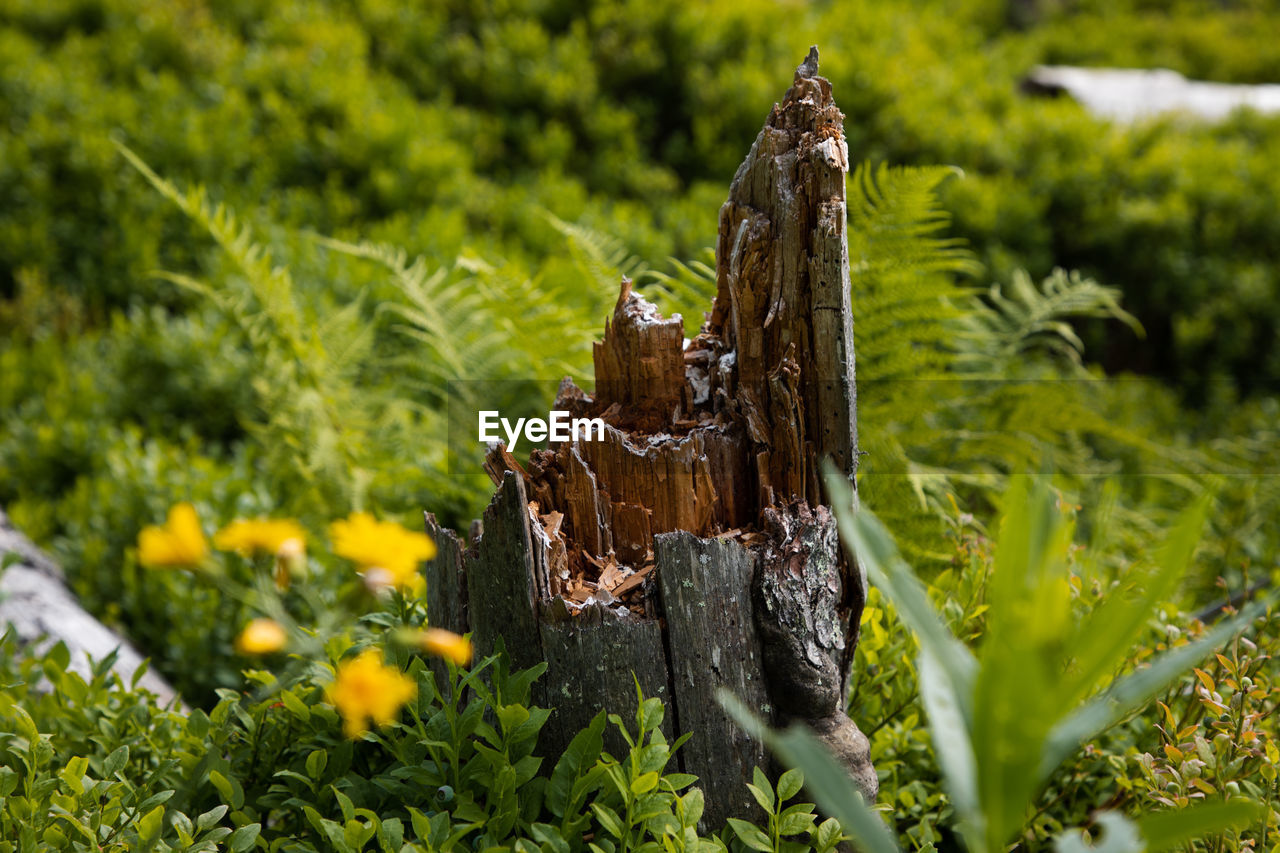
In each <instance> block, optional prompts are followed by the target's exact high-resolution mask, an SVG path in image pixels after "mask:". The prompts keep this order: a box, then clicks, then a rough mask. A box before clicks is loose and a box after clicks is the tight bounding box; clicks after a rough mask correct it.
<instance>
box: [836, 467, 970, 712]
mask: <svg viewBox="0 0 1280 853" xmlns="http://www.w3.org/2000/svg"><path fill="white" fill-rule="evenodd" d="M823 481H824V482H825V483H826V486H827V493H828V494H829V495H831V506H832V509H833V510H834V511H835V514H836V523H837V526H838V527H839V530H840V539H841V541H842V542H843V543H844V547H845V552H846V553H847V554H848V555H849V559H850V560H851V561H853V562H854V563H855V564H856V565H860V566H862V567H863V568H864V569H865V570H866V572H867V575H868V576H869V577H870V579H871V581H872V582H873V583H874V584H875V585H876V586H878V587H880V589H881V590H882V591H883V592H884V593H885V595H886V596H888V598H889V600H891V601H892V602H893V604H894V606H895V607H896V608H897V610H898V617H899V618H900V619H902V621H903V622H904V623H906V625H907V627H909V628H910V629H911V630H912V631H914V632H915V633H916V636H917V637H919V640H920V646H921V648H927V649H928V650H929V653H930V654H932V655H933V656H934V657H935V658H936V659H937V661H938V663H939V664H940V665H941V671H942V673H943V674H944V675H945V677H946V678H947V679H948V680H949V681H950V682H951V693H952V695H953V696H955V697H956V699H957V700H959V702H960V705H959V711H960V714H961V717H962V718H963V719H964V720H965V722H966V726H965V727H966V729H967V728H968V727H969V726H968V722H969V720H970V717H971V711H972V709H971V708H970V701H971V697H972V694H973V679H974V673H975V671H976V669H977V661H975V660H974V657H973V654H972V653H971V652H970V651H969V650H968V649H967V648H965V646H964V644H963V643H961V642H960V641H959V640H957V639H956V638H955V637H954V636H952V634H951V632H950V631H949V630H948V629H947V626H946V625H945V624H943V622H942V620H941V619H940V618H939V617H938V613H937V611H935V610H934V609H933V605H932V604H930V603H929V596H928V593H926V592H925V589H924V586H923V585H922V584H921V583H920V581H919V579H918V578H916V576H915V574H914V573H912V571H911V569H910V567H908V566H907V564H906V562H905V561H904V560H903V559H902V557H901V556H899V554H898V548H897V546H896V545H894V543H893V537H891V536H890V535H889V532H888V531H887V530H885V528H884V525H882V524H881V523H880V521H879V519H877V518H876V517H875V516H874V515H873V514H872V513H871V512H869V511H867V510H858V509H856V505H855V503H854V496H853V489H852V488H851V487H850V485H849V480H848V479H847V478H846V477H845V476H844V475H843V474H841V473H840V472H839V471H837V470H836V469H835V467H834V466H832V465H831V463H830V462H824V463H823Z"/></svg>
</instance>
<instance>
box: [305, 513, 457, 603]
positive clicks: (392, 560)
mask: <svg viewBox="0 0 1280 853" xmlns="http://www.w3.org/2000/svg"><path fill="white" fill-rule="evenodd" d="M329 532H330V535H331V536H332V537H333V550H334V553H336V554H338V555H339V556H341V557H346V558H347V559H349V560H352V561H354V562H355V563H356V565H357V566H358V567H359V569H360V571H361V573H362V574H363V575H364V579H365V583H366V584H368V585H369V587H370V589H373V590H374V591H378V590H381V589H385V588H388V587H392V586H394V587H398V588H400V589H402V590H405V591H406V592H410V593H413V594H421V592H422V588H423V586H424V584H425V582H424V581H423V578H422V575H420V574H418V563H420V562H422V561H423V560H430V559H431V558H432V557H434V556H435V555H436V544H435V543H434V542H432V541H431V537H429V536H427V535H426V534H425V533H414V532H412V531H409V530H405V529H404V528H403V527H401V526H400V525H398V524H396V523H395V522H390V521H378V520H377V519H375V518H374V517H373V516H372V515H370V514H369V513H367V512H353V513H352V514H351V515H350V516H349V517H348V518H347V519H345V520H344V521H335V522H334V523H333V524H331V525H329Z"/></svg>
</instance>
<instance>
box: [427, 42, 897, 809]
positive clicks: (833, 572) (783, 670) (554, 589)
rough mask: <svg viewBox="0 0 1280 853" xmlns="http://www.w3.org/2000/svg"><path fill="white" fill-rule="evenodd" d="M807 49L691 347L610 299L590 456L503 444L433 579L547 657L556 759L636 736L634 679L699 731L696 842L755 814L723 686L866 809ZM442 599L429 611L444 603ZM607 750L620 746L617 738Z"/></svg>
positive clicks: (842, 461)
mask: <svg viewBox="0 0 1280 853" xmlns="http://www.w3.org/2000/svg"><path fill="white" fill-rule="evenodd" d="M817 69H818V53H817V49H816V48H813V49H811V50H810V52H809V55H808V57H807V58H806V59H805V61H804V62H803V63H802V64H801V65H800V67H799V68H797V69H796V73H795V77H794V80H793V83H792V86H791V88H790V89H788V90H787V92H786V94H785V96H784V97H783V99H782V101H781V103H779V104H775V105H774V107H773V109H772V111H771V112H770V114H769V117H768V120H767V121H766V123H765V126H764V127H763V129H762V130H761V131H760V134H759V136H758V137H757V138H756V141H755V143H754V144H753V145H752V147H751V151H750V153H749V154H748V155H747V158H746V160H744V161H743V163H742V165H741V166H740V167H739V169H738V171H737V174H736V175H735V176H734V179H733V182H732V184H731V186H730V189H729V198H728V200H727V201H726V202H725V204H724V206H723V207H722V208H721V211H720V228H719V241H718V245H717V247H716V267H717V269H716V279H717V281H716V286H717V292H716V297H715V301H714V303H713V305H712V306H711V310H710V311H709V312H708V313H707V315H706V322H705V324H704V325H703V327H702V331H701V333H700V334H699V335H698V336H697V337H695V338H694V339H693V340H691V341H688V342H686V341H685V340H684V323H683V320H682V319H681V318H680V317H679V316H674V317H670V318H664V317H662V316H661V315H660V314H659V313H658V311H657V309H656V308H655V307H654V306H653V305H651V304H650V303H649V302H647V301H646V300H645V299H644V298H643V297H642V296H641V295H639V294H638V293H636V292H635V291H634V289H633V288H632V284H631V282H630V281H629V280H627V279H626V278H624V279H623V280H622V286H621V292H620V294H619V297H618V301H617V304H616V305H615V307H614V310H613V315H612V317H611V318H610V319H609V321H608V322H607V323H606V326H605V332H604V337H603V339H602V340H601V341H599V342H598V343H597V344H596V345H595V349H594V353H593V360H594V363H595V379H596V389H595V392H594V393H593V394H592V393H587V392H586V391H584V390H582V389H580V388H578V387H577V386H575V385H574V384H573V383H572V382H570V381H569V380H567V379H566V380H565V381H564V382H563V383H562V384H561V387H560V391H559V393H558V395H557V399H556V408H557V409H563V410H567V411H569V412H570V414H571V416H573V417H575V418H576V417H599V418H601V419H602V420H603V421H604V422H605V424H606V427H605V434H604V437H603V439H602V440H590V441H588V440H572V441H567V442H559V443H552V444H551V446H550V447H548V448H547V449H546V450H536V451H534V452H533V453H532V454H531V457H530V459H529V463H528V465H527V466H526V467H522V466H521V465H520V464H519V463H518V462H517V461H516V459H515V458H514V457H513V456H512V455H511V454H510V453H508V452H507V451H506V449H505V448H503V447H502V446H501V445H498V446H495V447H494V448H493V449H491V451H490V453H489V454H488V457H487V459H486V461H485V469H486V471H488V473H489V474H490V476H491V477H492V478H493V479H494V482H495V484H496V485H497V486H498V487H499V488H498V491H497V494H496V495H495V496H494V499H493V502H492V504H491V505H490V507H489V509H488V510H487V511H486V513H485V519H484V522H483V534H482V535H481V536H480V537H479V539H478V541H473V542H472V544H471V547H470V549H469V550H467V551H466V552H465V554H464V553H463V552H462V550H461V544H460V543H459V542H458V540H457V538H456V537H454V536H453V535H452V534H451V533H449V532H448V531H441V530H439V528H438V527H435V525H434V520H431V519H429V523H428V528H429V529H428V532H430V533H431V534H432V535H433V536H436V537H437V541H441V538H442V537H443V541H444V542H445V547H442V548H441V554H440V556H439V557H438V558H437V559H436V560H435V561H434V562H433V563H432V564H431V565H430V566H429V570H428V584H429V589H431V590H433V593H432V596H433V599H435V598H436V597H437V596H439V601H440V602H442V603H441V604H440V605H438V606H434V607H432V608H430V618H431V619H432V620H433V621H437V618H438V619H439V621H438V622H437V624H441V625H443V626H444V627H449V628H452V629H454V630H459V631H464V630H471V631H472V632H473V634H474V637H475V640H476V643H477V646H478V650H479V651H481V652H487V651H489V650H491V649H492V648H493V646H494V643H495V640H496V638H497V637H499V636H501V637H503V638H504V640H505V646H506V648H507V650H508V651H509V653H510V654H511V656H512V658H513V664H514V665H515V666H518V667H525V666H532V665H534V664H536V663H539V662H541V661H546V662H547V663H548V670H547V672H546V674H545V675H544V676H543V678H542V680H541V682H540V689H541V693H540V694H539V695H538V696H536V699H537V701H538V702H539V703H540V704H543V705H546V706H550V707H554V708H556V709H557V712H556V714H554V715H553V716H552V719H551V721H550V722H549V723H548V728H547V730H546V733H545V734H544V740H543V743H542V744H541V748H542V749H543V750H544V751H546V752H547V753H548V754H555V752H556V751H557V750H559V749H561V748H563V747H564V746H565V745H566V744H567V743H568V740H569V739H570V738H571V737H572V736H573V734H574V733H576V732H577V731H578V730H579V729H580V728H581V727H582V726H584V725H585V724H586V723H587V722H588V721H589V720H590V719H591V717H592V716H594V714H595V713H596V711H597V710H598V709H599V708H600V707H601V706H602V705H603V706H605V707H608V708H609V709H610V710H611V711H614V712H617V713H620V714H622V716H623V718H624V719H627V711H628V709H629V708H630V709H633V708H634V705H635V682H634V681H633V673H634V678H635V679H638V681H639V683H640V686H641V689H642V690H643V691H644V693H645V695H646V696H658V697H660V698H662V699H663V700H664V701H665V702H666V703H667V706H668V708H669V713H668V714H667V717H666V719H665V721H664V729H666V730H667V731H668V732H670V733H672V734H675V733H679V732H684V731H692V732H694V737H693V739H692V740H691V741H690V742H689V744H688V745H687V746H686V747H685V748H684V749H682V750H681V752H680V753H678V758H679V761H680V764H681V767H682V769H683V770H685V771H686V772H690V773H694V774H697V775H698V776H699V777H700V778H701V781H702V785H703V789H704V793H705V795H706V812H705V814H704V824H705V825H707V826H719V825H721V823H722V822H723V820H724V819H725V818H726V817H729V816H749V815H750V814H751V813H752V810H753V808H754V806H753V804H752V801H751V798H750V795H749V793H748V791H747V790H746V788H745V785H744V782H746V781H750V778H751V769H752V767H754V766H756V765H759V766H761V767H765V766H768V757H767V756H766V754H765V753H764V750H763V747H762V746H761V745H760V744H759V743H756V742H753V741H751V740H750V739H749V738H747V737H746V736H745V735H744V734H743V733H742V732H741V731H740V730H739V729H738V728H737V727H736V726H735V725H734V724H733V723H732V721H730V720H729V719H728V718H727V716H726V715H725V714H724V712H723V711H722V710H721V709H720V707H719V705H718V704H717V703H716V701H715V693H716V691H717V689H718V688H720V687H727V688H728V689H730V690H731V691H733V692H734V693H735V694H736V695H737V696H738V697H739V698H740V699H742V700H743V701H744V702H746V703H747V705H748V707H752V708H754V709H755V710H756V711H757V713H759V714H760V715H762V716H764V717H766V718H767V719H769V720H770V721H771V722H772V723H774V724H782V723H785V722H789V721H792V720H801V721H804V722H805V723H807V724H808V725H809V726H810V728H811V729H812V730H813V731H814V732H815V733H816V734H817V735H818V737H819V738H821V739H822V740H824V741H825V742H826V743H827V744H828V745H829V746H830V747H831V748H832V749H833V751H834V752H835V754H836V755H837V756H838V757H839V758H840V759H841V760H842V761H843V762H844V764H845V765H846V766H847V767H848V769H849V772H850V774H851V776H852V777H853V779H854V780H855V782H856V783H857V784H858V786H859V787H860V789H861V790H862V791H863V793H864V795H866V797H867V798H868V799H869V800H874V797H875V794H876V788H877V783H876V776H875V772H874V770H873V769H872V767H871V764H870V760H869V749H868V744H867V739H866V737H864V736H863V735H862V733H861V732H859V731H858V729H857V727H856V726H855V725H854V724H853V721H852V720H850V719H849V717H848V716H847V715H846V714H845V709H844V705H845V697H846V696H847V679H848V677H849V664H850V660H851V657H852V653H853V649H854V645H855V643H856V641H857V626H858V624H859V621H860V617H861V612H862V608H863V603H864V601H865V593H866V588H865V581H864V580H863V579H862V577H861V576H860V574H859V573H858V571H857V570H856V567H853V566H850V565H849V563H848V561H847V560H846V559H845V558H844V555H843V553H842V552H841V550H840V547H839V543H838V541H837V536H836V532H835V524H834V521H833V519H832V516H831V513H830V511H829V510H828V508H827V507H826V506H824V505H823V495H822V491H821V486H820V480H819V476H818V466H819V463H820V461H821V460H822V459H831V460H832V461H833V462H834V464H835V465H836V466H838V468H839V469H840V470H842V471H843V472H844V473H845V474H847V475H848V476H849V477H850V478H851V479H852V477H853V475H854V473H855V470H854V469H855V466H856V462H857V434H856V417H855V391H854V367H853V316H852V308H851V305H850V296H849V261H848V249H847V240H846V234H845V225H846V217H845V175H846V173H847V171H848V149H847V147H846V144H845V138H844V132H843V119H844V117H843V115H842V114H841V113H840V111H839V110H838V109H837V108H836V105H835V102H834V101H833V100H832V96H831V85H830V83H829V82H828V81H827V80H826V79H824V78H822V77H819V76H818V73H817ZM442 589H443V590H444V592H440V590H442ZM614 745H615V748H616V746H617V745H619V742H615V744H614Z"/></svg>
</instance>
